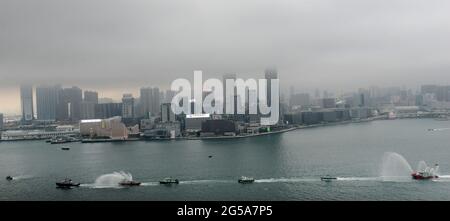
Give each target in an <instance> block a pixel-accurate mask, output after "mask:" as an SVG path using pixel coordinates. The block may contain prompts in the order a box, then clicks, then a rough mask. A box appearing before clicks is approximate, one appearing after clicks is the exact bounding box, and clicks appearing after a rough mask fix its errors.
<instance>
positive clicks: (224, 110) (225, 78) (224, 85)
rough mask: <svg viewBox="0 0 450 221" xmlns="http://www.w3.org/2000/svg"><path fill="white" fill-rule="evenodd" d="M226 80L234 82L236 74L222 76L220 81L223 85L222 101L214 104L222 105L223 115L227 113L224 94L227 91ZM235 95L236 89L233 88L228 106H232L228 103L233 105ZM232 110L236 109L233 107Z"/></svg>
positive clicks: (225, 95)
mask: <svg viewBox="0 0 450 221" xmlns="http://www.w3.org/2000/svg"><path fill="white" fill-rule="evenodd" d="M227 80H233V81H236V74H225V75H223V80H222V84H223V99H222V100H221V101H216V102H222V104H223V113H225V114H226V111H227V94H226V91H227ZM236 94H237V88H236V87H234V90H233V94H232V95H231V98H230V99H231V100H230V101H229V102H228V105H232V103H230V102H233V103H234V102H235V101H233V99H234V98H235V96H236ZM234 108H236V105H235V106H234ZM235 113H236V112H235Z"/></svg>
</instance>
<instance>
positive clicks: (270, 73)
mask: <svg viewBox="0 0 450 221" xmlns="http://www.w3.org/2000/svg"><path fill="white" fill-rule="evenodd" d="M265 78H266V80H267V98H266V101H267V105H268V106H269V107H270V106H272V98H271V96H272V81H271V80H272V79H278V72H277V70H276V69H266V71H265ZM278 94H280V93H279V91H278Z"/></svg>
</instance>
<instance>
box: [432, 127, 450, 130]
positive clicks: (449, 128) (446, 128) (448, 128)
mask: <svg viewBox="0 0 450 221" xmlns="http://www.w3.org/2000/svg"><path fill="white" fill-rule="evenodd" d="M428 130H429V131H444V130H450V127H445V128H433V129H428Z"/></svg>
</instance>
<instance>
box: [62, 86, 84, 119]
mask: <svg viewBox="0 0 450 221" xmlns="http://www.w3.org/2000/svg"><path fill="white" fill-rule="evenodd" d="M64 97H65V103H66V104H67V110H68V120H69V121H72V122H76V121H79V120H81V103H82V101H83V92H82V90H81V89H80V88H78V87H71V88H64Z"/></svg>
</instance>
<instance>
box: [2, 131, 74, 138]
mask: <svg viewBox="0 0 450 221" xmlns="http://www.w3.org/2000/svg"><path fill="white" fill-rule="evenodd" d="M78 135H80V131H79V130H75V129H74V130H55V131H43V130H8V131H4V132H3V133H2V134H1V140H41V139H50V138H55V137H61V136H78Z"/></svg>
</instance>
